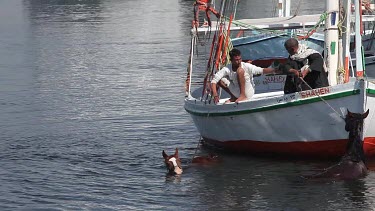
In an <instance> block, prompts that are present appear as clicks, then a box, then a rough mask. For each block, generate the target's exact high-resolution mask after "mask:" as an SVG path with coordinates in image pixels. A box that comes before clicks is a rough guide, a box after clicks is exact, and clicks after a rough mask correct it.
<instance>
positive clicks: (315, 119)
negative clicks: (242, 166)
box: [185, 81, 375, 157]
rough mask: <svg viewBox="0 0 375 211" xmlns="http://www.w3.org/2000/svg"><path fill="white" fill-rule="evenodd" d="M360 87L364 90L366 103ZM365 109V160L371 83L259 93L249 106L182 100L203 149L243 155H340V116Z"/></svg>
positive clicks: (369, 148)
mask: <svg viewBox="0 0 375 211" xmlns="http://www.w3.org/2000/svg"><path fill="white" fill-rule="evenodd" d="M361 84H363V85H364V86H365V87H367V89H366V90H367V97H366V98H364V96H363V93H361V91H360V90H361ZM317 95H319V96H320V97H322V98H323V99H324V101H323V100H321V98H320V97H319V96H317ZM364 105H365V106H364ZM367 108H369V109H370V115H369V117H368V118H367V119H366V120H365V129H364V131H365V133H364V140H365V146H364V148H365V153H366V154H367V155H375V127H374V126H375V117H374V115H372V113H373V112H375V84H373V83H368V82H364V83H359V82H357V81H352V82H350V83H346V84H342V85H337V86H334V87H327V88H320V89H315V90H314V91H304V92H300V93H294V94H288V95H284V94H283V93H282V92H273V93H272V94H270V93H268V94H259V95H255V96H254V98H253V99H251V100H250V101H246V102H241V103H230V104H222V105H214V104H213V103H211V104H210V103H209V102H208V101H206V102H204V101H200V100H197V98H193V97H191V98H188V99H186V100H185V109H186V111H187V112H189V113H190V114H191V116H192V119H193V121H194V123H195V125H196V127H197V129H198V131H199V133H200V134H201V136H202V138H203V139H204V141H205V143H206V144H211V145H215V146H219V147H223V148H225V149H229V150H235V151H242V152H244V153H258V154H259V153H260V154H264V153H272V154H286V155H293V156H309V157H338V156H341V155H342V154H343V153H344V152H345V146H346V142H347V138H348V132H346V131H345V122H344V120H343V119H342V117H343V116H344V114H343V112H346V109H349V110H350V111H351V112H356V113H361V112H362V113H363V112H364V109H367ZM340 116H341V117H340Z"/></svg>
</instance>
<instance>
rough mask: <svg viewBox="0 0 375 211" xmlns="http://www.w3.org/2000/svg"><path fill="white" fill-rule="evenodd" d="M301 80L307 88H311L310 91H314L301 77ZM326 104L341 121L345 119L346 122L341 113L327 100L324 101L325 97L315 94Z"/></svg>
mask: <svg viewBox="0 0 375 211" xmlns="http://www.w3.org/2000/svg"><path fill="white" fill-rule="evenodd" d="M300 79H301V81H302V82H303V83H305V85H306V86H307V87H309V89H311V90H313V88H311V86H310V85H309V84H307V83H306V81H305V80H303V78H301V77H300ZM315 94H316V95H317V96H318V97H319V98H320V99H321V100H322V101H323V102H324V103H325V104H327V105H328V107H329V108H331V109H332V110H333V111H334V112H335V113H336V114H337V115H338V116H339V117H340V118H341V119H343V120H345V117H343V116H342V115H341V114H340V113H339V112H337V111H336V110H335V109H334V108H333V107H332V106H331V105H330V104H329V103H328V102H327V101H326V100H324V99H323V97H322V96H320V95H319V94H318V93H315Z"/></svg>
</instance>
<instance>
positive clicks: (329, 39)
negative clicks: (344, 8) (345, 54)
mask: <svg viewBox="0 0 375 211" xmlns="http://www.w3.org/2000/svg"><path fill="white" fill-rule="evenodd" d="M326 5H327V12H328V13H329V15H328V18H327V19H326V23H325V25H326V31H325V58H326V63H327V68H328V80H329V85H331V86H334V85H336V84H337V66H338V60H339V54H338V44H339V43H338V40H339V32H338V28H337V23H338V21H339V1H338V0H336V1H332V0H326Z"/></svg>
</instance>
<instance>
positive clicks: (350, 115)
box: [346, 109, 353, 117]
mask: <svg viewBox="0 0 375 211" xmlns="http://www.w3.org/2000/svg"><path fill="white" fill-rule="evenodd" d="M346 116H349V117H352V116H353V115H352V112H350V111H349V109H346Z"/></svg>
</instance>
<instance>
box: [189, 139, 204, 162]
mask: <svg viewBox="0 0 375 211" xmlns="http://www.w3.org/2000/svg"><path fill="white" fill-rule="evenodd" d="M201 140H202V136H200V138H199V139H198V144H197V147H196V148H195V151H194V154H193V157H192V158H191V160H190V163H193V159H194V157H195V155H196V154H197V151H198V148H199V143H200V142H201Z"/></svg>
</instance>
